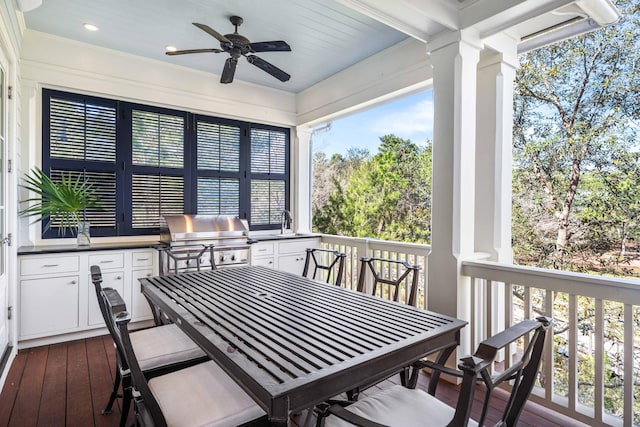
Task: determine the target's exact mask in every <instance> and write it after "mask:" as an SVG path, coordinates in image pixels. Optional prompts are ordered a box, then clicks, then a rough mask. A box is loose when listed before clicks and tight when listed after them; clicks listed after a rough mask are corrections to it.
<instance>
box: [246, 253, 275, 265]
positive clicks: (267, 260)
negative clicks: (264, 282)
mask: <svg viewBox="0 0 640 427" xmlns="http://www.w3.org/2000/svg"><path fill="white" fill-rule="evenodd" d="M251 265H261V266H263V267H269V268H274V267H275V258H274V257H272V256H270V257H261V258H253V259H252V260H251Z"/></svg>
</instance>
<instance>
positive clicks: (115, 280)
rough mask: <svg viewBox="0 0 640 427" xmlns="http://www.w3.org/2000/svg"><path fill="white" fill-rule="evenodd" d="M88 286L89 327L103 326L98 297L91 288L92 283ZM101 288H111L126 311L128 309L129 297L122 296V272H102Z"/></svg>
mask: <svg viewBox="0 0 640 427" xmlns="http://www.w3.org/2000/svg"><path fill="white" fill-rule="evenodd" d="M89 286H90V287H91V289H90V291H89V295H88V296H89V301H88V305H87V306H88V307H89V326H104V318H103V317H102V313H101V312H100V306H99V305H98V296H97V295H96V291H95V288H94V287H93V283H91V281H89ZM102 287H103V288H113V289H115V290H116V291H118V293H119V294H120V296H122V298H123V299H124V301H125V303H126V304H127V309H129V303H130V302H129V301H128V300H129V296H128V295H125V294H124V272H123V271H107V272H105V271H103V272H102Z"/></svg>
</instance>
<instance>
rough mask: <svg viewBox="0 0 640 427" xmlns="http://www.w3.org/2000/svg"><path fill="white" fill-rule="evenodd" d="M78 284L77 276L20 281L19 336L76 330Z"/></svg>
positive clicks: (26, 336)
mask: <svg viewBox="0 0 640 427" xmlns="http://www.w3.org/2000/svg"><path fill="white" fill-rule="evenodd" d="M78 283H79V276H77V275H76V276H63V277H53V278H43V279H28V280H21V281H20V336H21V337H23V338H31V337H37V336H43V335H51V334H55V333H62V332H65V331H70V330H73V329H76V328H78V286H79V285H78ZM94 294H95V292H94Z"/></svg>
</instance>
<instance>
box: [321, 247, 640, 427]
mask: <svg viewBox="0 0 640 427" xmlns="http://www.w3.org/2000/svg"><path fill="white" fill-rule="evenodd" d="M322 246H323V247H324V248H327V249H335V250H339V251H341V252H344V253H346V254H347V260H346V269H345V275H344V279H343V281H344V283H343V286H345V287H347V288H351V289H355V287H356V284H357V277H358V273H359V265H360V261H359V260H360V257H361V256H364V255H367V256H381V257H387V258H395V259H405V260H408V262H410V263H415V264H419V265H421V266H422V270H421V271H420V288H419V295H420V298H419V301H418V306H419V307H421V308H427V307H428V301H426V300H425V295H427V289H428V286H429V284H428V283H427V277H428V274H427V273H428V271H427V268H428V265H427V257H428V255H429V253H430V251H431V247H430V246H428V245H415V244H406V243H400V242H388V241H380V240H375V239H361V238H350V237H340V236H333V235H323V236H322ZM462 275H463V276H464V277H468V278H469V281H468V284H469V286H470V290H469V291H470V294H471V301H472V307H471V311H470V313H471V315H470V319H466V320H469V326H468V328H469V334H468V335H469V337H470V340H471V342H470V343H468V344H469V346H468V348H475V347H476V346H477V344H478V343H479V342H480V341H481V340H483V339H484V338H486V337H488V336H490V335H491V334H493V333H496V332H498V331H501V330H503V329H505V328H506V327H509V326H511V325H512V324H515V323H517V322H518V321H519V320H520V319H523V318H535V317H537V316H539V315H546V316H551V317H553V318H554V325H553V327H552V328H553V329H552V331H551V333H550V334H549V337H550V338H549V339H550V345H547V346H546V354H545V355H544V361H543V366H542V368H541V373H540V377H539V381H538V384H537V387H536V389H535V390H534V393H533V395H532V400H534V401H536V402H538V403H540V404H542V405H544V406H546V407H548V408H550V409H552V410H555V411H557V412H559V413H562V414H565V415H567V416H569V417H571V418H574V419H576V420H579V421H581V422H584V423H586V424H587V425H593V426H600V425H602V426H604V425H612V426H625V427H630V426H633V425H640V398H638V397H636V396H640V281H635V280H625V279H619V278H612V277H603V276H594V275H587V274H579V273H570V272H563V271H554V270H546V269H538V268H532V267H524V266H516V265H506V264H498V263H494V262H489V261H463V262H462ZM432 286H433V284H432ZM515 351H517V349H511V352H515ZM509 359H510V358H506V360H505V364H507V365H508V363H509Z"/></svg>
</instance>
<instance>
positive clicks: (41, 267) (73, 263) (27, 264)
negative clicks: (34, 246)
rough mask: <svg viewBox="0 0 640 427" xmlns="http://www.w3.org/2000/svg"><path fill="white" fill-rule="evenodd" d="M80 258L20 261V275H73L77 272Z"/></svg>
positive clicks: (41, 258) (42, 258)
mask: <svg viewBox="0 0 640 427" xmlns="http://www.w3.org/2000/svg"><path fill="white" fill-rule="evenodd" d="M79 267H80V257H78V256H57V257H35V258H21V259H20V275H21V276H32V275H34V274H52V273H74V272H76V271H78V270H79Z"/></svg>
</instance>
